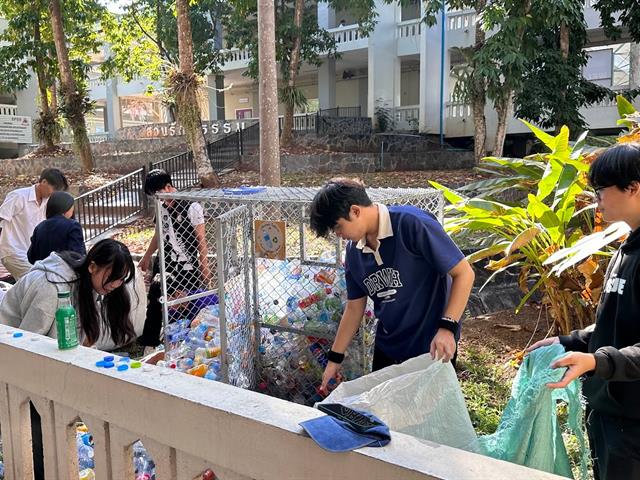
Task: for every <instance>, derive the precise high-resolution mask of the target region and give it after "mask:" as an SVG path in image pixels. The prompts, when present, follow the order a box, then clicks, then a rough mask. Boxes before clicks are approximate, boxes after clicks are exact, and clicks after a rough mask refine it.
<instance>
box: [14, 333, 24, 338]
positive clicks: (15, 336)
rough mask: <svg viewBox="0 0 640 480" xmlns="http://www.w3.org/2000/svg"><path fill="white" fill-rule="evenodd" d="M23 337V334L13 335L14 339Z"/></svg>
mask: <svg viewBox="0 0 640 480" xmlns="http://www.w3.org/2000/svg"><path fill="white" fill-rule="evenodd" d="M22 335H24V334H23V333H22V332H16V333H14V334H13V338H20V337H21V336H22Z"/></svg>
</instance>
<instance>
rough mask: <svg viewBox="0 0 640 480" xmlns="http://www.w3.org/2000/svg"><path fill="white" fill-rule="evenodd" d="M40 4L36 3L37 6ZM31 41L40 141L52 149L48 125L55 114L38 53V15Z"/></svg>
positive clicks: (52, 142)
mask: <svg viewBox="0 0 640 480" xmlns="http://www.w3.org/2000/svg"><path fill="white" fill-rule="evenodd" d="M39 7H40V6H39V5H38V8H39ZM33 43H34V58H35V61H36V62H35V63H36V64H35V67H34V68H35V71H36V77H37V78H38V91H39V92H40V121H41V122H43V124H45V127H44V128H43V129H42V131H43V132H44V135H43V137H42V138H41V141H43V142H44V145H45V147H47V149H53V147H54V143H55V139H54V135H52V134H53V132H54V130H53V128H52V127H53V126H52V125H49V123H50V122H54V123H55V115H54V114H52V112H51V110H50V109H49V95H48V92H47V80H46V76H45V71H44V68H45V67H44V61H43V59H42V55H41V54H40V50H39V48H40V45H41V43H42V38H41V36H40V18H39V16H38V17H37V18H36V19H35V23H34V24H33Z"/></svg>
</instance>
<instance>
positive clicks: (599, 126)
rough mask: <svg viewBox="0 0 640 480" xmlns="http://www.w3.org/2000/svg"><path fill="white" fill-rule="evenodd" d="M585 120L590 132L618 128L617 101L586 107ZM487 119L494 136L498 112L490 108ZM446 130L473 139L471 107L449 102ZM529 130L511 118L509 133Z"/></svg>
mask: <svg viewBox="0 0 640 480" xmlns="http://www.w3.org/2000/svg"><path fill="white" fill-rule="evenodd" d="M580 112H581V113H582V115H583V116H584V118H585V121H586V124H587V126H588V128H589V130H591V131H593V130H603V129H612V128H617V127H618V125H617V121H618V119H619V118H620V116H619V114H618V107H617V105H616V101H615V99H614V100H610V99H605V100H603V101H601V102H598V103H596V104H594V105H590V106H588V107H584V108H582V109H581V111H580ZM485 117H486V119H487V132H488V134H489V135H492V134H493V133H492V132H495V125H496V122H497V116H496V112H495V110H494V109H493V108H491V107H490V106H487V108H486V109H485ZM445 122H446V130H445V133H446V135H447V137H452V138H455V137H473V128H474V127H473V112H472V111H471V105H469V104H466V103H461V102H447V104H446V115H445ZM528 132H529V129H528V128H527V127H526V126H525V125H524V124H523V123H522V122H521V121H519V120H518V119H517V118H516V117H511V118H510V119H509V120H508V122H507V133H508V134H518V133H528Z"/></svg>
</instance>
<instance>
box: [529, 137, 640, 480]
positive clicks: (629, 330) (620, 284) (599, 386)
mask: <svg viewBox="0 0 640 480" xmlns="http://www.w3.org/2000/svg"><path fill="white" fill-rule="evenodd" d="M589 183H590V184H591V185H592V187H593V189H594V190H595V192H596V199H597V201H598V209H599V210H600V211H601V212H602V216H603V218H604V220H605V221H607V222H618V221H624V222H626V223H627V224H628V225H629V226H630V227H631V229H632V232H631V234H630V235H629V236H628V238H627V239H626V240H625V241H624V243H623V244H622V245H621V246H620V249H619V250H618V252H617V253H616V254H615V256H614V257H613V258H612V260H611V261H610V262H609V267H608V269H607V273H606V276H605V280H604V285H603V288H602V294H601V297H600V302H599V304H598V308H597V310H596V323H595V325H592V326H590V327H588V328H586V329H584V330H575V331H573V332H571V334H570V335H567V336H562V335H561V336H559V337H552V338H547V339H545V340H541V341H539V342H537V343H535V344H534V345H532V346H531V347H530V348H529V350H530V351H531V350H534V349H536V348H538V347H541V346H545V345H550V344H553V343H561V344H562V345H563V346H564V347H565V349H566V350H567V351H569V353H567V354H566V355H565V356H564V357H562V358H561V359H559V360H557V361H556V362H554V364H553V365H552V367H554V368H559V367H566V368H567V371H566V373H565V374H564V377H563V378H562V379H561V380H560V381H559V382H557V383H552V384H549V385H548V386H549V387H551V388H563V387H565V386H566V385H567V384H569V382H571V381H572V380H574V379H575V378H578V377H580V376H582V375H585V379H584V383H583V393H584V395H585V397H586V398H587V402H588V407H587V431H588V433H589V440H590V443H591V452H592V456H593V460H594V462H593V465H594V477H595V479H596V480H622V479H625V480H626V479H637V478H640V144H620V145H617V146H615V147H612V148H609V149H608V150H606V151H605V152H604V153H602V154H601V155H600V156H599V157H598V158H597V159H596V161H595V162H594V163H593V164H592V165H591V169H590V171H589Z"/></svg>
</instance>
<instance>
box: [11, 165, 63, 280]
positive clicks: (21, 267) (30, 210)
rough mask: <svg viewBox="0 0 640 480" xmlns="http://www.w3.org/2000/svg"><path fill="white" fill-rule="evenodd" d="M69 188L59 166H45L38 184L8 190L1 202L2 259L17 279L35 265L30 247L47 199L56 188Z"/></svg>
mask: <svg viewBox="0 0 640 480" xmlns="http://www.w3.org/2000/svg"><path fill="white" fill-rule="evenodd" d="M67 188H69V184H68V183H67V179H66V178H65V176H64V175H63V174H62V172H61V171H60V170H58V169H57V168H46V169H44V170H43V171H42V174H40V180H39V181H38V183H37V184H35V185H32V186H31V187H24V188H18V189H17V190H13V191H11V192H9V193H8V194H7V196H6V198H5V199H4V202H3V203H2V205H0V227H1V228H2V232H1V233H0V260H1V261H2V264H3V265H4V267H5V268H6V269H7V270H8V271H9V273H11V276H12V277H13V278H15V279H16V280H18V279H19V278H20V277H22V276H23V275H24V274H25V273H27V272H28V271H29V269H30V268H31V266H32V265H31V263H29V260H28V259H27V251H28V250H29V245H31V236H32V235H33V230H34V229H35V228H36V225H38V224H39V223H40V222H41V221H43V220H44V219H45V217H46V215H45V213H46V210H47V200H48V199H49V197H50V196H51V194H52V193H53V192H55V191H58V190H67Z"/></svg>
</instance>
